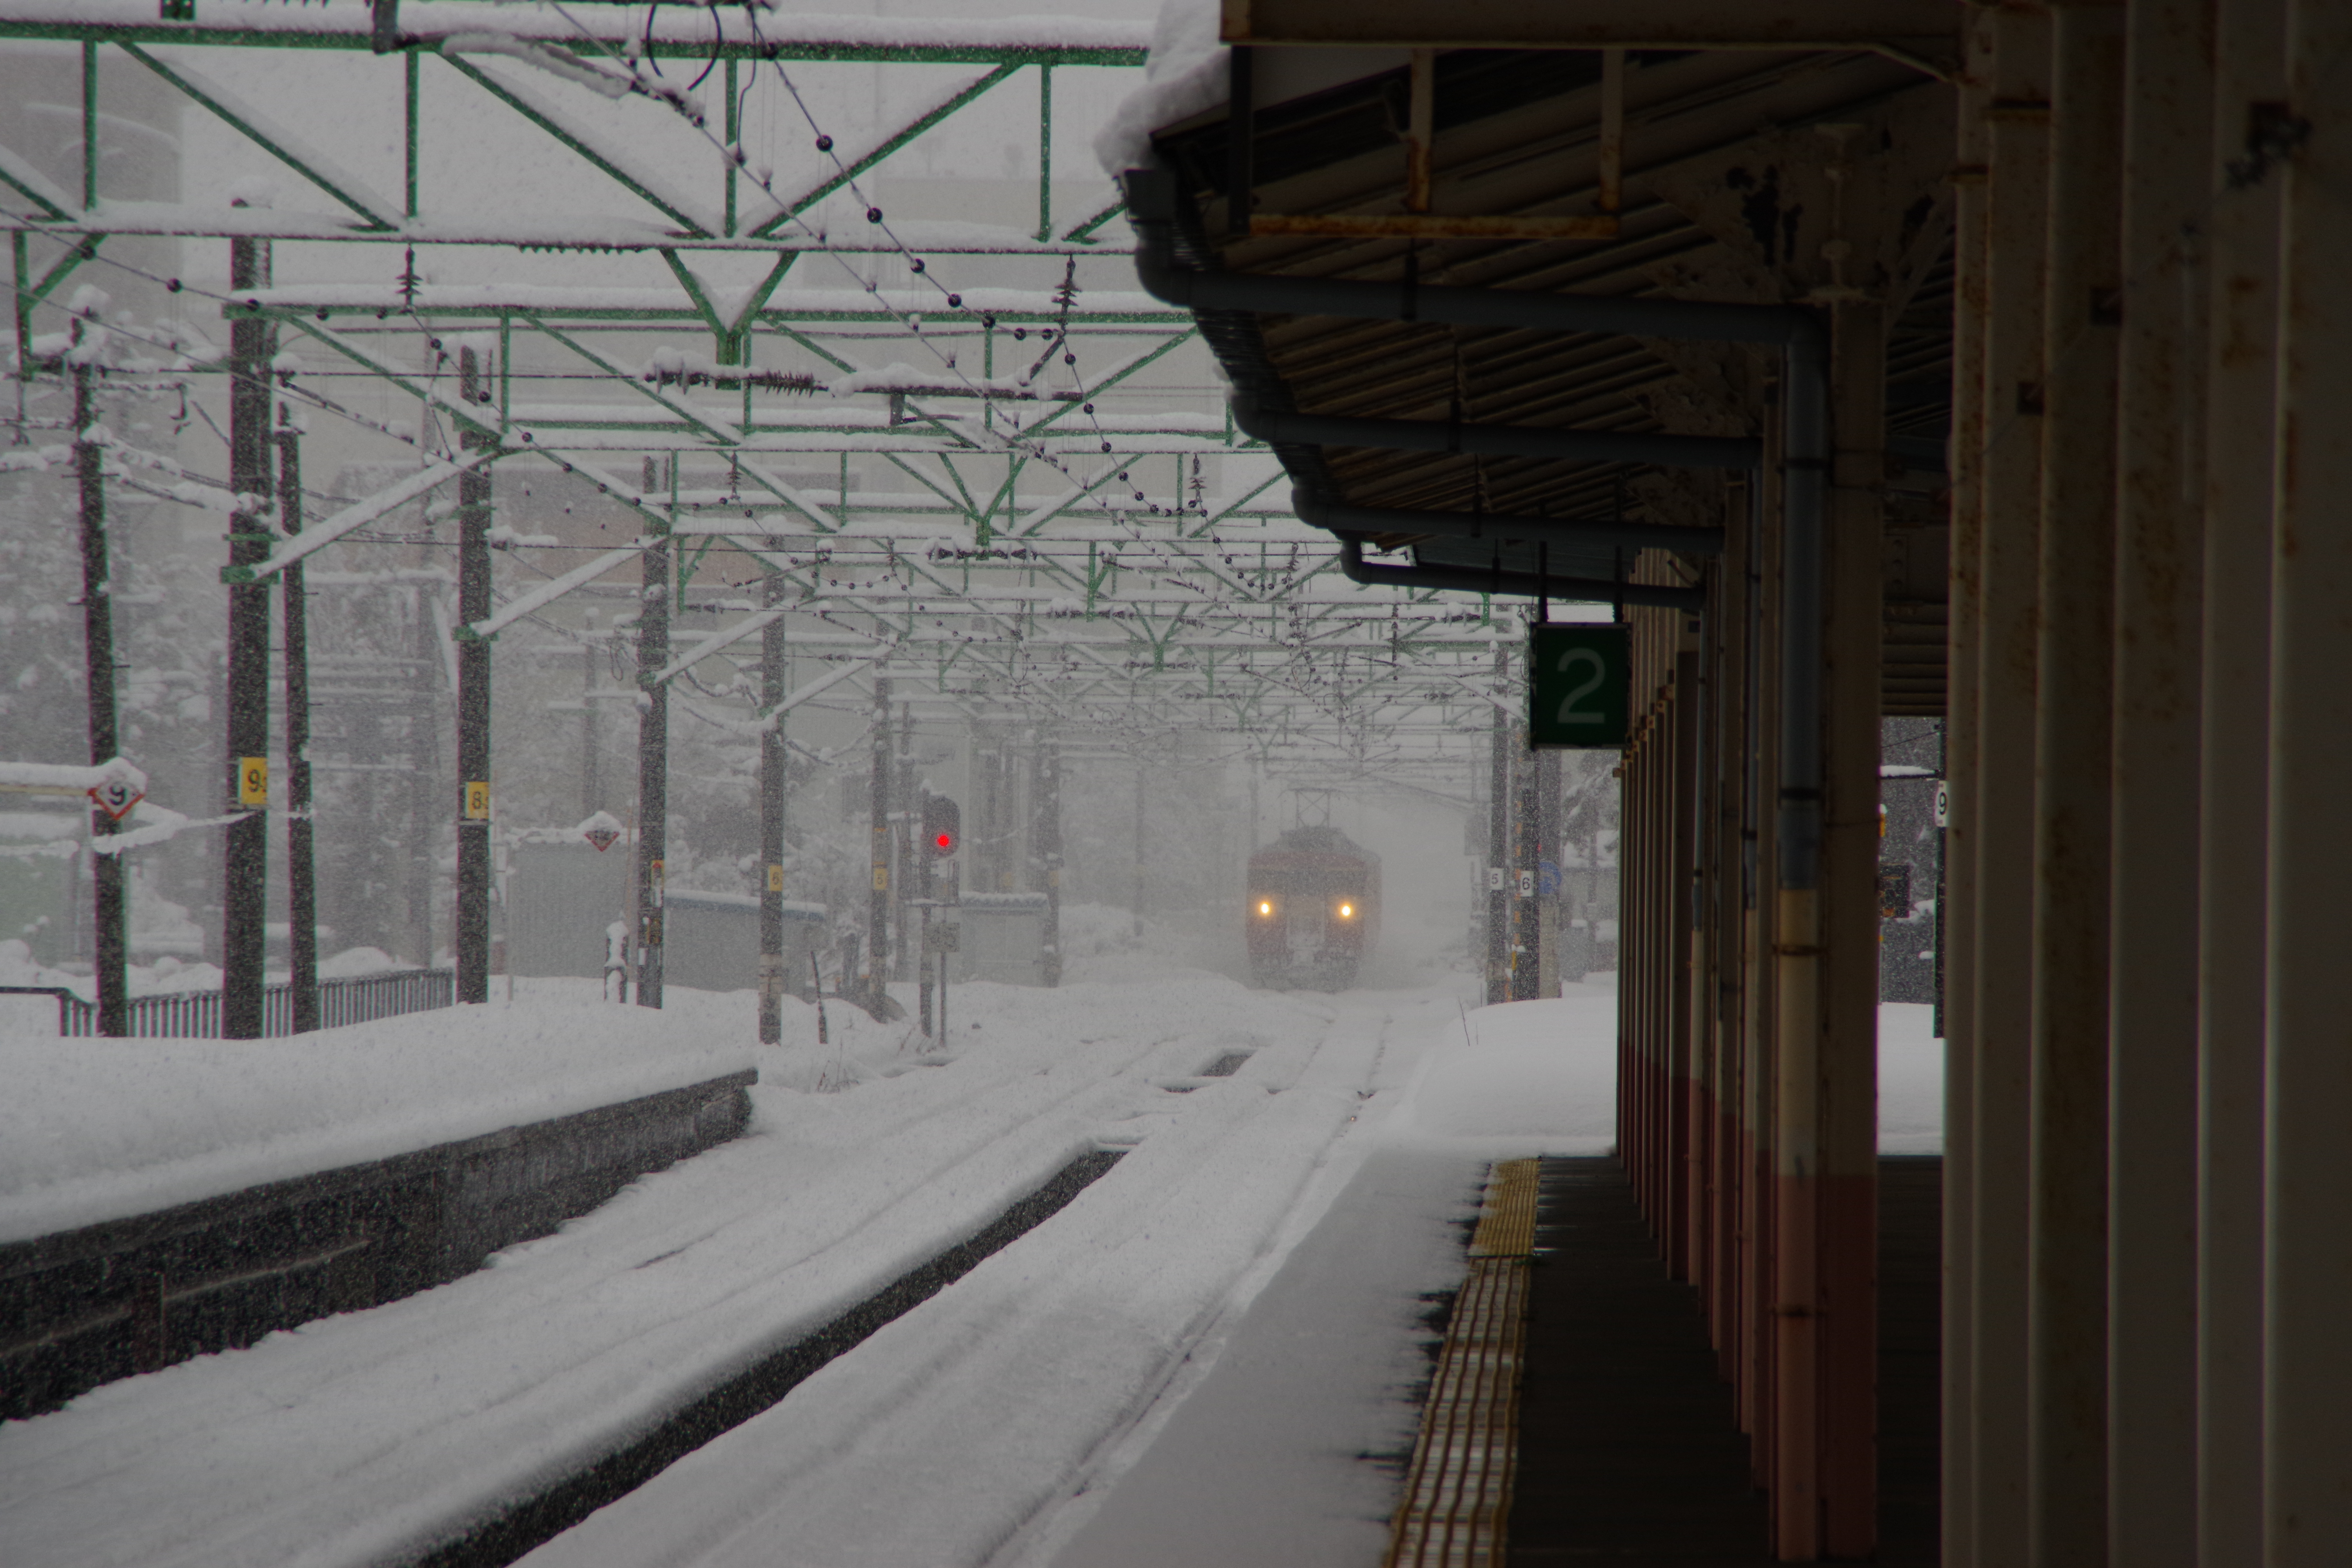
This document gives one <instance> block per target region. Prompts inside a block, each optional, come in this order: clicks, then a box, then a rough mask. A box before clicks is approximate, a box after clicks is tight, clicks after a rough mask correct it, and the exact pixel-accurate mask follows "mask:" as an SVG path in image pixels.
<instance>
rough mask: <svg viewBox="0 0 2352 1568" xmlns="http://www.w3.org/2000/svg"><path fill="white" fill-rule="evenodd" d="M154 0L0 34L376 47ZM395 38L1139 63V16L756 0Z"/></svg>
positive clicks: (409, 4)
mask: <svg viewBox="0 0 2352 1568" xmlns="http://www.w3.org/2000/svg"><path fill="white" fill-rule="evenodd" d="M159 9H160V7H159V6H158V5H157V3H156V0H0V37H20V38H57V39H68V40H74V41H78V42H99V43H106V42H115V41H120V40H121V39H124V38H129V39H131V40H134V41H136V42H140V43H149V44H212V45H230V46H241V47H278V48H325V49H354V50H362V51H369V52H373V51H374V50H375V49H376V47H377V43H376V33H375V21H374V17H373V7H372V6H361V5H352V6H349V7H345V6H340V5H339V6H331V7H330V6H324V5H321V6H319V7H317V8H315V9H314V8H312V7H310V6H295V5H285V4H284V3H283V0H202V11H201V13H200V19H184V20H179V21H170V20H163V19H161V18H160V17H159V16H158V11H159ZM395 15H396V20H397V28H398V41H399V45H400V47H401V48H403V49H411V48H419V47H422V48H437V47H439V46H440V45H441V43H442V42H443V41H444V40H445V39H447V38H449V37H457V36H462V35H464V34H467V33H498V34H502V35H504V36H506V37H511V38H515V39H518V40H530V41H536V42H539V43H544V44H554V45H558V46H561V47H567V48H571V49H573V50H575V51H578V52H590V51H593V50H596V49H600V48H610V49H612V50H613V51H614V52H617V51H618V50H619V49H620V48H621V47H624V46H625V45H628V44H630V43H635V44H636V45H637V46H638V47H639V49H640V50H641V51H642V52H644V53H646V55H648V56H649V57H651V58H658V59H671V60H696V61H700V60H706V59H709V58H712V56H713V54H714V53H716V54H717V55H718V56H719V57H721V58H730V59H750V60H771V59H774V60H841V61H860V60H863V61H877V62H888V61H908V62H915V63H929V64H938V65H992V64H995V63H998V62H1000V61H1009V62H1012V63H1014V64H1021V65H1066V66H1139V65H1141V64H1143V61H1144V54H1145V51H1146V49H1147V48H1148V47H1150V42H1151V26H1150V23H1148V22H1111V21H1102V20H1099V19H1097V18H1095V17H1090V16H1015V17H1009V18H1005V19H1003V20H991V19H981V18H955V19H933V18H929V17H898V16H793V15H778V14H775V13H773V12H771V11H768V10H766V9H765V8H764V7H752V6H745V7H740V8H726V9H722V8H720V7H718V6H707V7H706V6H702V5H679V6H670V7H657V8H656V9H654V10H653V11H652V13H651V14H650V15H649V14H648V12H647V11H646V8H644V7H641V6H635V5H631V6H619V5H582V6H577V7H563V6H552V5H550V6H540V5H528V6H526V5H507V4H499V3H497V0H400V4H399V8H398V11H397V12H396V14H395Z"/></svg>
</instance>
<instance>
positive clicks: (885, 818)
mask: <svg viewBox="0 0 2352 1568" xmlns="http://www.w3.org/2000/svg"><path fill="white" fill-rule="evenodd" d="M866 818H867V824H866V825H867V827H868V829H869V830H870V835H871V854H872V859H873V867H874V878H873V891H872V893H871V894H870V895H869V897H868V900H867V902H866V994H867V996H868V999H869V1000H870V1001H871V1002H873V1004H874V1005H877V1006H878V1005H880V1003H881V998H882V996H883V994H884V991H883V985H882V982H883V980H884V978H885V977H886V976H887V975H888V974H889V973H890V678H889V677H888V676H887V675H879V676H877V677H875V679H874V746H873V754H872V757H871V759H870V763H869V773H868V776H867V782H866Z"/></svg>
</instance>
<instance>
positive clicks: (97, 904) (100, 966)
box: [73, 321, 131, 1038]
mask: <svg viewBox="0 0 2352 1568" xmlns="http://www.w3.org/2000/svg"><path fill="white" fill-rule="evenodd" d="M81 331H82V323H81V322H80V321H75V323H74V333H75V339H76V341H77V342H79V339H80V335H81ZM73 374H74V470H75V473H76V476H77V477H78V479H79V481H80V489H81V625H82V657H83V663H84V668H85V669H86V670H87V671H88V686H87V693H86V694H87V698H88V701H89V762H90V766H92V767H98V766H100V765H101V764H103V763H110V762H112V761H113V760H114V759H115V757H116V756H117V755H118V754H119V753H120V752H121V749H122V742H121V735H120V731H119V726H118V724H117V721H116V708H115V700H114V577H113V574H114V567H113V564H112V563H111V562H110V560H109V559H108V553H107V546H106V448H105V447H103V446H101V445H100V443H99V442H97V441H94V440H92V439H90V438H89V433H90V431H91V429H92V428H93V427H94V426H97V424H98V423H99V420H100V414H99V409H98V400H97V396H96V393H95V389H94V387H93V383H94V382H95V380H96V379H97V376H98V372H97V370H96V369H95V368H94V367H93V366H90V365H87V364H77V365H75V366H74V373H73ZM117 827H118V824H117V823H116V821H115V819H114V818H113V817H111V816H108V815H107V814H106V813H105V812H103V811H100V810H98V809H97V808H96V807H95V806H93V807H92V809H91V811H90V814H89V832H90V842H91V843H92V844H96V843H97V842H98V840H100V838H104V837H111V836H112V835H113V834H114V833H115V831H116V830H117ZM122 873H123V867H122V857H121V856H120V855H96V854H93V855H92V856H91V857H90V866H89V879H90V928H91V931H92V937H93V941H92V943H91V945H92V947H93V949H94V950H95V951H94V952H92V954H91V956H92V958H93V959H94V960H95V963H96V968H95V972H94V973H95V978H96V979H97V982H98V1032H99V1033H100V1035H102V1036H105V1037H109V1038H121V1037H123V1036H126V1035H128V1034H130V1033H131V989H130V984H129V980H128V976H127V972H126V968H125V966H126V965H127V963H129V961H130V956H131V954H130V942H129V941H128V939H127V936H126V933H125V931H124V929H123V928H124V925H125V920H126V916H127V915H128V912H129V900H127V899H126V898H125V897H124V896H123V895H124V891H125V889H124V887H123V874H122Z"/></svg>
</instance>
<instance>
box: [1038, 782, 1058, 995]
mask: <svg viewBox="0 0 2352 1568" xmlns="http://www.w3.org/2000/svg"><path fill="white" fill-rule="evenodd" d="M1037 860H1038V863H1039V865H1040V866H1041V867H1042V868H1043V869H1044V872H1045V931H1044V932H1043V936H1042V945H1041V947H1040V949H1039V952H1038V959H1039V968H1040V969H1041V970H1042V971H1043V973H1042V975H1041V976H1040V977H1041V978H1042V979H1043V980H1044V981H1045V984H1047V985H1048V986H1055V985H1059V984H1061V983H1062V744H1061V742H1059V741H1057V740H1055V739H1054V738H1053V737H1052V736H1050V735H1039V736H1038V737H1037Z"/></svg>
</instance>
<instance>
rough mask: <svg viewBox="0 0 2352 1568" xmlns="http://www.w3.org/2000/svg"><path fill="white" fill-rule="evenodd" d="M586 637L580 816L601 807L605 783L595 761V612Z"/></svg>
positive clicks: (597, 743)
mask: <svg viewBox="0 0 2352 1568" xmlns="http://www.w3.org/2000/svg"><path fill="white" fill-rule="evenodd" d="M586 631H587V634H588V640H587V641H585V642H583V643H582V644H581V645H580V815H581V816H595V815H596V814H597V813H598V812H600V811H602V810H604V780H603V779H602V778H601V777H600V776H599V773H600V770H599V768H598V766H597V764H598V763H600V762H601V761H602V760H603V759H602V758H601V757H600V756H599V754H598V753H599V752H600V750H601V749H602V747H601V742H602V740H603V737H602V735H601V734H600V733H599V726H598V725H597V722H596V651H597V650H596V612H595V611H594V610H590V611H589V612H588V615H587V622H586Z"/></svg>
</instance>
